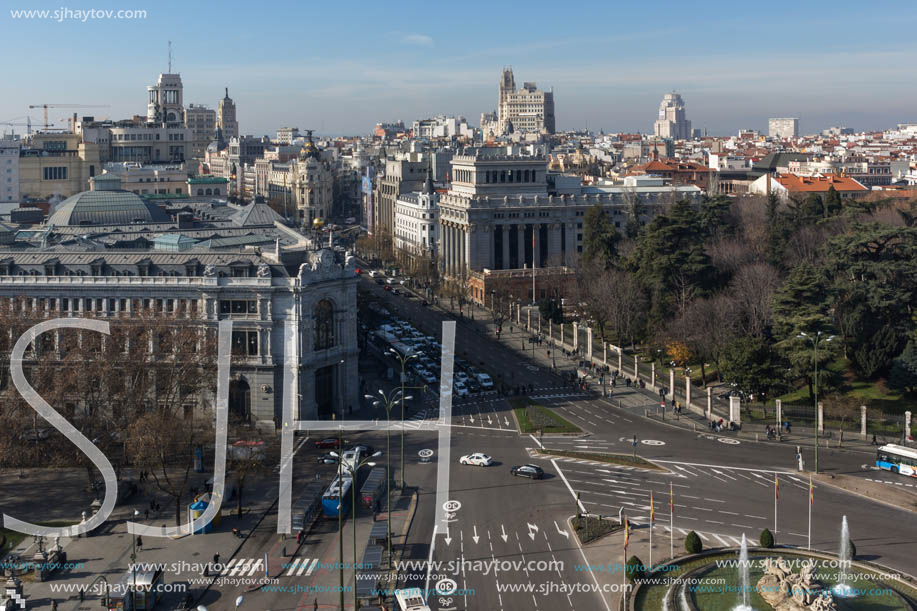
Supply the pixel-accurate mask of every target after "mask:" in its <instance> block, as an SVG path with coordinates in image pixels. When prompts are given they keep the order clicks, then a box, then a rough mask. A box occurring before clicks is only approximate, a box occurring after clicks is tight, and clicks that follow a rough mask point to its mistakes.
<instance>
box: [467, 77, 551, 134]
mask: <svg viewBox="0 0 917 611" xmlns="http://www.w3.org/2000/svg"><path fill="white" fill-rule="evenodd" d="M483 128H484V126H483V125H482V129H483ZM554 129H555V126H554V91H553V90H551V91H542V90H540V89H538V88H537V87H536V85H535V83H523V85H522V87H521V88H520V89H516V79H515V77H514V76H513V70H512V68H504V69H503V72H502V74H501V75H500V84H499V86H498V88H497V125H496V131H495V133H494V135H496V136H506V135H509V134H512V133H523V134H524V133H537V134H553V133H554Z"/></svg>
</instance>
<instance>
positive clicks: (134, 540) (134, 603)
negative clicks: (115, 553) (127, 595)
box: [131, 509, 140, 611]
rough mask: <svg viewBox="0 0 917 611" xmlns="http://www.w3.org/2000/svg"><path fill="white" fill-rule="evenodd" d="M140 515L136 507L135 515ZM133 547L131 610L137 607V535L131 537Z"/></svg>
mask: <svg viewBox="0 0 917 611" xmlns="http://www.w3.org/2000/svg"><path fill="white" fill-rule="evenodd" d="M139 515H140V512H139V511H137V510H136V509H135V510H134V517H135V518H136V517H137V516H139ZM131 540H132V548H131V573H132V574H133V575H132V577H133V580H134V587H133V588H131V611H134V609H136V608H137V599H136V596H137V535H134V536H133V537H131Z"/></svg>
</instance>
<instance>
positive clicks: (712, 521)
mask: <svg viewBox="0 0 917 611" xmlns="http://www.w3.org/2000/svg"><path fill="white" fill-rule="evenodd" d="M704 522H710V523H711V524H720V525H722V524H725V522H717V521H716V520H704Z"/></svg>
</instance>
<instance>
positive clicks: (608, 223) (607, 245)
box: [583, 204, 620, 269]
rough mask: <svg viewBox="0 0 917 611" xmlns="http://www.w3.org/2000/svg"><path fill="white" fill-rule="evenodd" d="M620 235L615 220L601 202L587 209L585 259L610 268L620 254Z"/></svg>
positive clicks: (584, 229)
mask: <svg viewBox="0 0 917 611" xmlns="http://www.w3.org/2000/svg"><path fill="white" fill-rule="evenodd" d="M619 239H620V235H618V232H617V231H616V230H615V225H614V222H612V220H611V219H610V218H609V216H608V213H607V212H605V210H604V208H602V206H601V205H600V204H596V205H594V206H592V207H591V208H589V209H588V210H587V211H586V215H585V216H584V217H583V260H584V261H586V262H588V263H596V264H598V265H600V266H602V267H603V268H605V269H608V268H609V267H610V266H611V265H612V263H613V262H614V261H615V259H616V258H617V256H618V252H617V244H618V240H619Z"/></svg>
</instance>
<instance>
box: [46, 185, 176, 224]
mask: <svg viewBox="0 0 917 611" xmlns="http://www.w3.org/2000/svg"><path fill="white" fill-rule="evenodd" d="M171 222H172V217H171V216H169V215H168V214H167V213H166V211H165V210H163V209H162V208H160V207H159V206H157V205H156V204H152V203H150V202H147V201H144V200H143V199H142V198H141V197H140V196H139V195H137V194H136V193H131V192H130V191H83V192H82V193H77V194H76V195H74V196H72V197H68V198H67V199H65V200H64V201H63V202H61V204H60V206H58V207H57V210H55V211H54V214H52V215H51V218H49V219H48V224H49V225H55V226H58V227H60V226H67V225H131V224H136V223H171Z"/></svg>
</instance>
